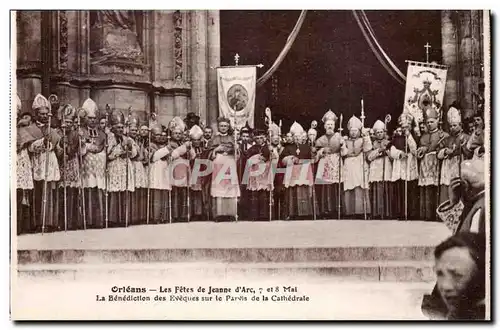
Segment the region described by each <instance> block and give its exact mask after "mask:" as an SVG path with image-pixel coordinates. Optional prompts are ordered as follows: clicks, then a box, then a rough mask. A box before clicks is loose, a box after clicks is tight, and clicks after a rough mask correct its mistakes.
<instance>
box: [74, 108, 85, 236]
mask: <svg viewBox="0 0 500 330" xmlns="http://www.w3.org/2000/svg"><path fill="white" fill-rule="evenodd" d="M76 118H77V121H76V129H77V138H78V178H79V181H80V184H79V188H78V190H79V193H80V198H81V199H80V202H79V205H80V206H79V208H80V213H81V215H82V217H83V229H84V230H86V229H87V217H86V212H85V194H84V193H83V179H82V167H83V156H82V139H81V130H80V127H81V126H80V125H81V122H80V115H79V114H77V116H76Z"/></svg>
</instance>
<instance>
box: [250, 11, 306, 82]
mask: <svg viewBox="0 0 500 330" xmlns="http://www.w3.org/2000/svg"><path fill="white" fill-rule="evenodd" d="M306 13H307V10H302V11H301V13H300V16H299V18H298V20H297V23H295V26H294V28H293V30H292V32H291V33H290V35H289V36H288V39H287V40H286V44H285V47H283V49H282V50H281V53H280V54H279V55H278V57H277V58H276V60H275V61H274V63H273V65H272V66H271V67H270V68H269V70H267V71H266V73H264V74H263V75H262V76H261V77H260V78H259V79H258V80H257V87H260V86H262V85H263V84H264V83H265V82H266V81H267V80H268V79H269V78H270V77H271V76H272V75H273V73H274V72H275V71H276V70H277V69H278V67H279V66H280V64H281V62H283V60H284V59H285V57H286V54H288V51H289V50H290V48H292V45H293V43H294V41H295V39H296V38H297V35H298V34H299V31H300V28H301V27H302V23H304V19H305V18H306Z"/></svg>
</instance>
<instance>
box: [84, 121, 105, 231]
mask: <svg viewBox="0 0 500 330" xmlns="http://www.w3.org/2000/svg"><path fill="white" fill-rule="evenodd" d="M83 137H84V138H85V141H86V142H85V148H84V151H85V153H84V154H83V157H82V159H83V166H82V171H81V174H82V184H83V191H84V195H85V208H86V215H87V221H88V227H89V228H104V227H105V226H106V223H105V222H106V221H105V219H106V198H107V187H106V183H107V182H106V166H107V164H106V161H107V159H106V142H107V136H106V133H104V131H102V130H101V129H95V128H90V127H89V128H87V129H83ZM108 202H109V201H108ZM108 206H109V205H108Z"/></svg>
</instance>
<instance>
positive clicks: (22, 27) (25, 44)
mask: <svg viewBox="0 0 500 330" xmlns="http://www.w3.org/2000/svg"><path fill="white" fill-rule="evenodd" d="M16 29H17V31H16V38H17V40H16V44H17V48H16V50H17V93H18V94H19V98H20V99H21V102H22V104H23V109H22V110H23V111H31V103H32V102H33V99H34V98H35V95H36V94H38V93H41V92H42V35H41V31H42V15H41V12H40V11H18V12H16Z"/></svg>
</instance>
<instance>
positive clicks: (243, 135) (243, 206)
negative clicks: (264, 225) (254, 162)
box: [237, 126, 254, 219]
mask: <svg viewBox="0 0 500 330" xmlns="http://www.w3.org/2000/svg"><path fill="white" fill-rule="evenodd" d="M251 134H252V131H251V129H250V128H249V127H246V126H245V127H243V128H242V129H241V130H240V132H239V140H238V148H239V157H238V162H237V164H238V178H240V179H241V178H243V175H244V173H245V169H246V164H247V160H248V157H249V156H248V155H247V152H248V150H249V149H250V148H251V147H252V146H253V145H254V143H253V141H252V140H251ZM240 192H241V198H240V203H239V205H238V214H239V217H240V219H249V216H250V215H249V212H251V210H250V205H249V204H248V203H246V201H247V200H248V198H250V196H249V195H248V191H247V183H246V182H243V181H242V180H240Z"/></svg>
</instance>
